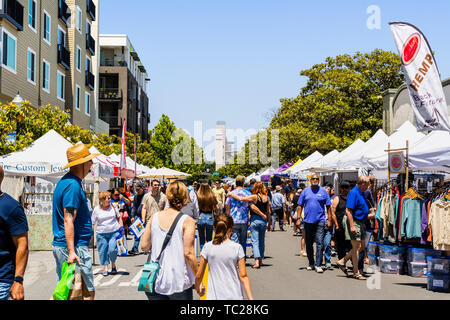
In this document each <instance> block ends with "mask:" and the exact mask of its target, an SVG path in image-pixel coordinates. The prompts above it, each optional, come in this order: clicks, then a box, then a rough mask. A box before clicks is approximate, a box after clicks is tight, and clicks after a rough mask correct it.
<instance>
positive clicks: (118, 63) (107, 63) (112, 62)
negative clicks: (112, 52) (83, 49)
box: [100, 58, 128, 67]
mask: <svg viewBox="0 0 450 320" xmlns="http://www.w3.org/2000/svg"><path fill="white" fill-rule="evenodd" d="M100 66H101V67H126V66H128V64H127V62H126V61H125V60H118V59H110V58H103V59H102V60H101V61H100Z"/></svg>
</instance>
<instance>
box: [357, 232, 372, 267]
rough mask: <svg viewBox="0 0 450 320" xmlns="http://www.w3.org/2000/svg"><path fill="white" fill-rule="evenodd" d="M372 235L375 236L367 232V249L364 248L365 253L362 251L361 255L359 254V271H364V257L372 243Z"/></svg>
mask: <svg viewBox="0 0 450 320" xmlns="http://www.w3.org/2000/svg"><path fill="white" fill-rule="evenodd" d="M372 235H373V233H372V231H366V237H365V240H364V241H365V243H364V244H365V246H366V247H365V248H364V250H363V251H361V252H360V253H359V257H358V269H359V270H364V256H365V252H366V250H367V248H368V247H369V242H370V241H371V239H372Z"/></svg>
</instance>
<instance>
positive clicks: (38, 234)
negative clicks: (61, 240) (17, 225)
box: [27, 214, 53, 251]
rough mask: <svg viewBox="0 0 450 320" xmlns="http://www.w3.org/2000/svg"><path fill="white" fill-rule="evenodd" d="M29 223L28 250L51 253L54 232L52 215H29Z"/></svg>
mask: <svg viewBox="0 0 450 320" xmlns="http://www.w3.org/2000/svg"><path fill="white" fill-rule="evenodd" d="M27 221H28V228H29V231H28V250H30V251H51V250H52V241H53V232H52V216H51V215H38V214H32V215H27Z"/></svg>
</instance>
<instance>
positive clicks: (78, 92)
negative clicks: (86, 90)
mask: <svg viewBox="0 0 450 320" xmlns="http://www.w3.org/2000/svg"><path fill="white" fill-rule="evenodd" d="M80 98H81V88H80V86H79V85H76V87H75V108H77V110H80Z"/></svg>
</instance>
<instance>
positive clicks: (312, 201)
mask: <svg viewBox="0 0 450 320" xmlns="http://www.w3.org/2000/svg"><path fill="white" fill-rule="evenodd" d="M319 181H320V178H319V175H317V174H314V175H313V176H312V177H311V187H309V188H306V189H305V190H303V192H302V193H301V194H300V198H299V199H298V208H297V219H300V217H301V216H302V211H303V210H304V219H303V221H304V225H305V230H304V231H305V242H306V254H307V256H308V261H309V265H308V267H307V268H306V270H308V271H311V270H313V269H314V268H315V269H316V272H318V273H323V269H322V268H321V267H320V264H321V263H322V256H323V250H322V248H323V235H324V229H325V224H326V215H325V208H326V210H327V212H328V217H331V214H330V207H331V200H330V196H329V194H328V192H327V190H325V189H324V188H322V187H321V186H320V185H319ZM314 242H316V261H315V264H314V248H313V245H314Z"/></svg>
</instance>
